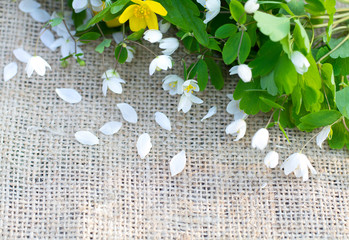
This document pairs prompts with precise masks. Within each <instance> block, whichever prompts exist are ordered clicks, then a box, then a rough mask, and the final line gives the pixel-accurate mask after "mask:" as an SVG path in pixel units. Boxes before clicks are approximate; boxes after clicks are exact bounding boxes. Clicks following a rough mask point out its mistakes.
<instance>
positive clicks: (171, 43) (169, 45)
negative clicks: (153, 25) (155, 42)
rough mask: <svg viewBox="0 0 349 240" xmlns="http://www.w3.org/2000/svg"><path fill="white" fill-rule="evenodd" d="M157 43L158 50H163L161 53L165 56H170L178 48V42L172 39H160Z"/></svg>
mask: <svg viewBox="0 0 349 240" xmlns="http://www.w3.org/2000/svg"><path fill="white" fill-rule="evenodd" d="M159 43H160V45H159V48H161V49H164V51H162V53H163V54H165V55H171V54H172V53H174V52H175V51H176V50H177V48H178V47H179V41H178V39H177V38H174V37H170V38H164V39H161V40H160V42H159Z"/></svg>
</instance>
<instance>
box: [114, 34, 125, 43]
mask: <svg viewBox="0 0 349 240" xmlns="http://www.w3.org/2000/svg"><path fill="white" fill-rule="evenodd" d="M112 36H113V39H114V41H115V42H116V43H117V44H119V43H121V42H122V41H123V40H124V36H123V34H122V32H115V33H113V34H112Z"/></svg>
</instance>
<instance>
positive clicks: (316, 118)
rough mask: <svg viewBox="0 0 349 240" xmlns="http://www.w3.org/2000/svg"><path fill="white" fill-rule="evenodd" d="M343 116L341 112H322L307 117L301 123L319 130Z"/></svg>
mask: <svg viewBox="0 0 349 240" xmlns="http://www.w3.org/2000/svg"><path fill="white" fill-rule="evenodd" d="M341 116H342V115H341V114H340V112H338V111H336V110H321V111H319V112H313V113H309V114H308V115H305V116H304V117H302V118H301V119H300V121H301V122H302V123H304V124H306V125H309V126H311V127H313V128H319V127H324V126H328V125H331V124H333V123H334V122H336V121H337V120H338V119H339V118H340V117H341Z"/></svg>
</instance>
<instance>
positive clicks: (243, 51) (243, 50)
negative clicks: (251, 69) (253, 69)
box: [237, 32, 251, 64]
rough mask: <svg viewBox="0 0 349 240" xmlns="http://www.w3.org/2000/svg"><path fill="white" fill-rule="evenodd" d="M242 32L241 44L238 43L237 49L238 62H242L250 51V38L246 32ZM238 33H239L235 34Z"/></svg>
mask: <svg viewBox="0 0 349 240" xmlns="http://www.w3.org/2000/svg"><path fill="white" fill-rule="evenodd" d="M241 34H243V36H242V40H241V45H240V50H238V57H239V59H240V63H241V64H242V63H244V62H245V61H246V59H247V57H248V55H249V54H250V51H251V40H250V37H249V35H248V34H247V32H241ZM237 35H239V33H238V34H237Z"/></svg>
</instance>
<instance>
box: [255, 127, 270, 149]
mask: <svg viewBox="0 0 349 240" xmlns="http://www.w3.org/2000/svg"><path fill="white" fill-rule="evenodd" d="M268 141H269V131H268V130H267V129H265V128H261V129H259V130H258V131H257V132H256V133H255V135H253V138H252V147H253V148H258V149H259V150H264V148H266V147H267V145H268Z"/></svg>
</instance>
